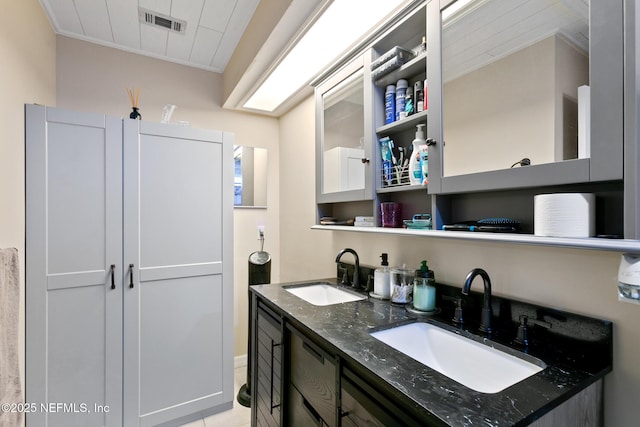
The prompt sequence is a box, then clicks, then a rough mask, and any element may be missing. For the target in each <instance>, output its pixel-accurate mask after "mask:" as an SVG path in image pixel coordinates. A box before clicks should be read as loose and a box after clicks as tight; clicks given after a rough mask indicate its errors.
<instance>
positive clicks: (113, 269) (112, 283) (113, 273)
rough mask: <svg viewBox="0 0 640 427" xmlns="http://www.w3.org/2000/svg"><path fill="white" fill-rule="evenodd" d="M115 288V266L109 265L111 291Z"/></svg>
mask: <svg viewBox="0 0 640 427" xmlns="http://www.w3.org/2000/svg"><path fill="white" fill-rule="evenodd" d="M115 288H116V265H115V264H111V289H115Z"/></svg>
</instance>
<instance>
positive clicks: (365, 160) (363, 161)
mask: <svg viewBox="0 0 640 427" xmlns="http://www.w3.org/2000/svg"><path fill="white" fill-rule="evenodd" d="M360 161H361V162H362V163H369V159H366V158H362V159H360Z"/></svg>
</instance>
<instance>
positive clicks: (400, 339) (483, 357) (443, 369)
mask: <svg viewBox="0 0 640 427" xmlns="http://www.w3.org/2000/svg"><path fill="white" fill-rule="evenodd" d="M371 336H373V337H374V338H376V339H378V340H380V341H382V342H384V343H385V344H387V345H389V346H391V347H393V348H395V349H396V350H398V351H400V352H401V353H404V354H406V355H407V356H409V357H411V358H413V359H415V360H417V361H418V362H420V363H422V364H424V365H427V366H428V367H430V368H431V369H434V370H436V371H438V372H440V373H441V374H443V375H446V376H447V377H449V378H451V379H452V380H455V381H457V382H459V383H460V384H462V385H464V386H466V387H468V388H470V389H473V390H475V391H479V392H481V393H497V392H499V391H502V390H504V389H505V388H507V387H510V386H512V385H513V384H516V383H518V382H520V381H522V380H524V379H526V378H528V377H530V376H531V375H534V374H536V373H538V372H540V371H542V370H543V369H544V368H545V367H546V365H545V364H544V362H542V361H541V360H539V359H535V358H533V357H530V356H529V358H530V359H531V360H535V361H536V363H535V364H534V363H531V362H528V361H526V360H523V359H520V358H518V357H516V356H513V355H511V354H508V353H505V352H503V351H501V350H498V349H495V348H493V347H490V346H489V345H485V344H482V343H479V342H476V341H473V340H472V339H469V338H465V337H462V336H460V335H458V334H455V333H453V332H450V331H447V330H445V329H442V328H440V327H438V326H435V325H432V324H430V323H422V322H416V323H410V324H407V325H403V326H397V327H394V328H390V329H385V330H382V331H378V332H372V333H371Z"/></svg>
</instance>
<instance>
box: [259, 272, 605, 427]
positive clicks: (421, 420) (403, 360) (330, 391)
mask: <svg viewBox="0 0 640 427" xmlns="http://www.w3.org/2000/svg"><path fill="white" fill-rule="evenodd" d="M365 277H366V276H365ZM436 287H437V299H436V301H437V306H438V310H437V312H434V314H433V315H428V316H427V315H423V316H419V315H415V314H412V313H411V312H409V311H407V310H406V308H405V306H404V305H398V304H393V303H391V302H389V301H385V300H380V299H374V298H370V297H369V296H368V294H367V293H366V292H358V291H356V290H355V289H354V288H351V287H344V286H341V285H339V284H338V281H337V280H335V279H327V280H321V281H310V282H303V283H287V284H271V285H256V286H252V287H251V288H250V293H251V304H252V305H253V313H256V315H255V316H254V317H253V319H252V325H251V327H252V332H253V335H252V336H253V348H254V349H255V350H254V351H253V352H252V355H251V358H250V359H251V363H252V372H253V378H252V383H253V384H254V386H253V389H252V393H253V396H252V425H253V426H262V425H267V426H277V425H291V426H299V425H300V426H302V425H317V426H364V425H367V426H370V425H380V426H392V425H403V426H404V425H407V426H412V425H415V426H431V425H433V426H466V425H490V426H511V425H535V426H545V425H580V426H590V425H602V402H603V395H602V393H603V378H604V376H605V375H606V374H607V373H608V372H610V371H611V369H612V325H611V323H610V322H608V321H604V320H598V319H593V318H589V317H585V316H581V315H577V314H573V313H568V312H563V311H558V310H554V309H551V308H547V307H542V306H538V305H534V304H529V303H525V302H521V301H517V300H512V299H507V298H501V297H499V296H493V297H492V298H489V300H490V305H491V307H490V308H491V313H492V314H491V315H490V316H489V317H488V320H487V319H486V316H485V318H483V322H484V321H485V320H486V321H488V322H489V321H490V322H491V323H490V324H491V328H489V329H490V331H491V332H489V333H487V332H481V329H484V328H482V327H481V317H483V316H482V313H483V311H484V310H485V309H486V307H484V305H485V303H486V298H485V295H483V292H475V291H470V292H468V295H462V286H461V287H454V286H449V285H444V284H437V285H436ZM489 292H490V291H489ZM460 310H462V311H463V312H464V321H463V322H462V323H460V320H461V319H462V317H463V315H462V312H460Z"/></svg>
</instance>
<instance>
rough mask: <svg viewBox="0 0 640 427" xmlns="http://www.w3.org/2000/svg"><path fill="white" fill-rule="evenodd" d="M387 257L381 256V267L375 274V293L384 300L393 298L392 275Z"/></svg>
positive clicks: (385, 255)
mask: <svg viewBox="0 0 640 427" xmlns="http://www.w3.org/2000/svg"><path fill="white" fill-rule="evenodd" d="M387 256H388V255H387V254H382V255H380V258H382V263H381V267H379V268H376V269H375V271H374V272H373V293H374V294H375V296H377V297H379V298H383V299H389V297H391V282H390V279H391V275H390V273H389V262H388V261H387Z"/></svg>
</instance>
